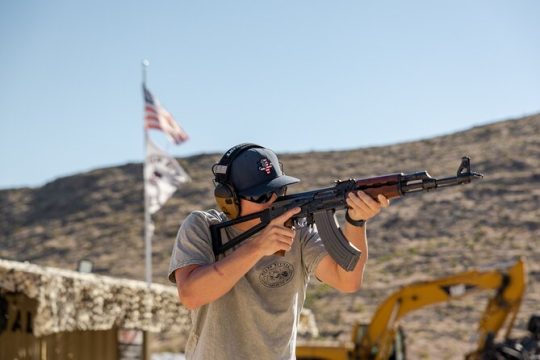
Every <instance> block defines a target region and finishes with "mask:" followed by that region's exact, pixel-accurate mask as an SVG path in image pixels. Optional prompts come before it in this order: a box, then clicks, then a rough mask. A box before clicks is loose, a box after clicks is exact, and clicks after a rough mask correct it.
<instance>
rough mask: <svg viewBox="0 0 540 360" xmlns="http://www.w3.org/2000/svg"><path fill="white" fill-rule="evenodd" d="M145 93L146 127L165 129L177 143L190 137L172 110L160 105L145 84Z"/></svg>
mask: <svg viewBox="0 0 540 360" xmlns="http://www.w3.org/2000/svg"><path fill="white" fill-rule="evenodd" d="M143 94H144V128H145V129H157V130H161V131H163V132H164V133H165V134H166V135H167V137H168V138H169V139H170V140H171V141H172V142H174V143H175V144H181V143H183V142H184V141H186V140H187V139H188V138H189V137H188V134H187V133H186V132H185V131H184V129H182V127H181V126H180V125H178V123H177V122H176V121H175V120H174V118H173V116H172V115H171V113H170V112H168V111H167V109H165V108H164V107H163V106H161V105H160V103H159V101H158V99H156V98H154V96H153V95H152V93H151V92H150V90H148V89H147V88H146V86H145V85H144V84H143Z"/></svg>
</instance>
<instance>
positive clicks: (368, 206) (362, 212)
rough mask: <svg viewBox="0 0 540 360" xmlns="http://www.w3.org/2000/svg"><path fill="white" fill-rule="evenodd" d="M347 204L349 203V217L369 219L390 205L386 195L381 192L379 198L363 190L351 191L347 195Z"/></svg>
mask: <svg viewBox="0 0 540 360" xmlns="http://www.w3.org/2000/svg"><path fill="white" fill-rule="evenodd" d="M346 201H347V205H349V209H348V210H347V211H348V212H349V217H350V218H351V219H353V220H369V219H371V218H372V217H374V216H375V215H377V214H378V213H379V212H380V211H381V209H382V208H386V207H388V206H389V205H390V200H388V199H387V198H386V197H385V196H384V195H381V194H379V196H378V197H377V200H375V199H373V198H372V197H371V196H369V195H368V194H366V193H365V192H363V191H358V192H356V193H355V192H354V191H351V192H350V193H349V195H348V196H347V200H346Z"/></svg>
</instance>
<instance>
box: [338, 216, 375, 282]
mask: <svg viewBox="0 0 540 360" xmlns="http://www.w3.org/2000/svg"><path fill="white" fill-rule="evenodd" d="M342 231H343V235H345V237H346V238H347V240H349V242H350V243H351V244H352V245H354V246H355V247H356V248H357V249H358V250H360V251H361V252H362V255H361V256H360V259H359V260H358V263H357V264H356V266H355V267H354V269H353V271H345V270H343V269H342V268H341V267H340V266H338V267H337V269H338V270H337V271H338V274H339V278H340V282H341V283H342V284H343V285H344V287H345V288H346V289H348V290H349V291H357V290H358V289H360V286H361V285H362V280H363V277H364V269H365V266H366V263H367V259H368V244H367V236H366V225H364V226H362V227H358V226H353V225H351V224H349V223H345V224H344V226H343V230H342Z"/></svg>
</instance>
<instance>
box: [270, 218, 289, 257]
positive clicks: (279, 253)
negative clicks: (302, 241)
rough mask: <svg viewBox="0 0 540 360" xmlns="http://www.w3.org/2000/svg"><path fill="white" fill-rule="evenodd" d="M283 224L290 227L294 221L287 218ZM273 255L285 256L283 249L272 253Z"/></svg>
mask: <svg viewBox="0 0 540 360" xmlns="http://www.w3.org/2000/svg"><path fill="white" fill-rule="evenodd" d="M283 225H285V226H286V227H288V228H289V229H291V228H292V227H293V225H294V222H293V220H292V219H289V220H287V221H285V224H283ZM274 255H276V256H285V250H279V251H276V252H275V253H274Z"/></svg>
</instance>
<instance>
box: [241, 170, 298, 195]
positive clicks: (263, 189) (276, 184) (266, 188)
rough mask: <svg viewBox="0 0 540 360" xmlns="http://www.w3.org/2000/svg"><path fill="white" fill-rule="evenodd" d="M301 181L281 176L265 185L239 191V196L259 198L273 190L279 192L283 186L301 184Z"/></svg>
mask: <svg viewBox="0 0 540 360" xmlns="http://www.w3.org/2000/svg"><path fill="white" fill-rule="evenodd" d="M299 182H300V179H297V178H295V177H292V176H288V175H281V176H280V177H277V178H275V179H273V180H271V181H269V182H267V183H265V184H259V185H257V186H253V187H250V188H247V189H244V190H239V191H238V194H239V195H240V196H257V195H262V194H264V193H267V192H270V191H272V190H279V189H280V188H282V187H283V186H287V185H292V184H296V183H299Z"/></svg>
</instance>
